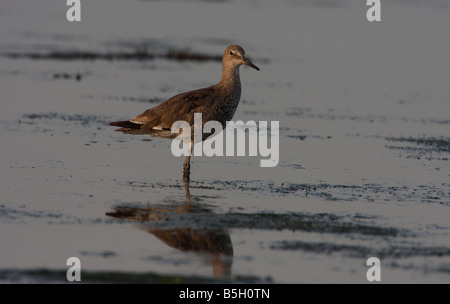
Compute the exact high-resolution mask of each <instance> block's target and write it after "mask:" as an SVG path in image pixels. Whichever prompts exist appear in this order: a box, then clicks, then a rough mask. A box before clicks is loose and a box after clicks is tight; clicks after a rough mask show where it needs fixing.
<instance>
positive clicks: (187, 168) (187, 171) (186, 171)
mask: <svg viewBox="0 0 450 304" xmlns="http://www.w3.org/2000/svg"><path fill="white" fill-rule="evenodd" d="M193 148H194V141H193V140H191V141H190V143H189V151H188V155H187V156H186V159H185V160H184V164H183V180H184V182H185V183H189V180H190V175H191V154H192V149H193Z"/></svg>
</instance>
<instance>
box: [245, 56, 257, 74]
mask: <svg viewBox="0 0 450 304" xmlns="http://www.w3.org/2000/svg"><path fill="white" fill-rule="evenodd" d="M242 60H243V61H244V64H246V65H248V66H251V67H252V68H254V69H255V70H257V71H259V68H258V67H257V66H256V65H254V64H253V63H252V62H251V61H250V60H248V59H247V58H246V57H245V56H242Z"/></svg>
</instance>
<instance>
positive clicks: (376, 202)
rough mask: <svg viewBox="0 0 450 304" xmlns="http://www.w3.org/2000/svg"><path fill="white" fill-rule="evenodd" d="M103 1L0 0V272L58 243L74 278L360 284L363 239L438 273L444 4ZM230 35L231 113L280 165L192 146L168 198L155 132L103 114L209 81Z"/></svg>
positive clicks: (29, 269)
mask: <svg viewBox="0 0 450 304" xmlns="http://www.w3.org/2000/svg"><path fill="white" fill-rule="evenodd" d="M107 2H108V3H107V5H106V1H95V2H94V3H89V4H87V3H86V4H85V6H83V8H82V22H81V23H79V24H71V23H69V22H67V21H65V10H66V7H65V6H64V5H59V6H58V5H55V4H54V2H53V1H40V3H39V5H38V4H37V3H34V2H33V3H29V2H22V1H3V2H2V3H1V4H0V15H1V16H0V37H1V40H0V67H1V69H0V88H1V92H2V101H1V103H0V142H1V155H0V170H1V172H2V174H1V175H0V190H1V198H0V218H1V221H0V239H1V244H2V246H1V250H0V281H1V282H65V281H66V276H65V272H66V270H67V268H68V267H67V266H66V260H67V259H68V258H69V257H71V256H77V257H79V258H80V259H81V262H82V280H83V281H85V282H150V283H151V282H229V281H231V282H250V283H253V282H264V283H267V282H269V283H270V282H275V283H338V282H339V283H342V282H353V283H364V282H367V279H366V272H367V270H368V266H366V261H367V259H368V258H369V257H371V256H376V257H379V258H380V260H381V263H382V282H386V283H449V282H450V224H449V220H448V219H449V215H450V213H449V209H448V208H449V207H450V206H449V205H450V190H449V189H450V188H449V185H450V182H449V181H450V179H449V176H450V169H449V165H448V161H449V156H450V133H449V131H448V130H449V127H450V115H449V114H450V90H449V87H448V80H449V72H448V71H449V68H450V55H449V53H448V51H446V50H448V49H450V32H449V31H448V28H449V26H450V19H449V18H448V14H449V12H450V8H449V5H448V3H447V2H446V1H438V0H435V1H427V3H426V4H424V3H422V2H419V1H417V2H414V1H413V2H406V1H389V3H387V2H386V3H385V2H383V7H382V21H381V22H380V23H378V24H373V23H369V22H367V21H366V20H365V13H366V9H367V8H366V6H365V5H362V4H361V3H360V1H351V0H348V1H340V2H339V3H338V4H337V2H335V1H301V2H295V1H280V2H277V3H276V4H275V3H272V2H271V1H263V0H260V1H250V2H246V3H245V4H242V3H240V2H239V3H238V2H237V1H223V2H216V1H211V2H209V1H188V2H181V1H164V2H162V1H161V2H153V1H127V2H123V1H107ZM238 8H239V9H238ZM128 16H133V17H132V18H131V17H128ZM169 16H170V18H169ZM229 16H233V18H229ZM44 20H45V22H44ZM168 20H170V22H168ZM193 20H194V21H193ZM419 20H421V21H419ZM161 25H164V26H161ZM232 43H238V44H240V45H242V46H243V47H244V48H245V50H246V53H247V55H249V56H250V58H251V59H252V61H253V62H254V63H255V64H256V65H258V66H259V67H260V68H261V71H260V72H256V71H254V70H252V69H248V68H247V67H241V79H242V85H243V93H242V99H241V103H240V105H239V107H238V110H237V112H236V114H235V117H234V119H236V120H238V119H239V120H243V121H248V120H256V121H261V120H278V121H280V162H279V164H278V166H277V167H275V168H261V167H260V159H261V158H260V157H213V158H209V157H205V156H203V157H194V158H193V162H192V168H191V170H192V174H191V182H190V185H189V194H190V195H189V199H190V202H189V203H186V199H187V192H186V188H185V185H184V183H183V181H182V172H181V170H182V163H183V159H181V158H176V157H174V156H172V154H171V152H170V141H167V140H164V139H159V138H151V137H149V136H145V135H142V136H130V135H123V134H117V133H115V132H113V129H114V128H111V127H109V126H107V124H108V122H110V121H114V120H123V119H128V118H131V117H134V116H135V115H137V114H140V113H142V112H143V111H144V110H145V109H147V108H149V107H153V106H154V105H156V104H158V103H159V102H162V101H163V100H165V99H166V98H168V97H170V96H173V95H175V94H177V93H179V92H182V91H186V90H190V89H194V88H200V87H205V86H208V85H211V84H213V83H214V82H216V81H218V80H219V79H220V71H221V65H220V61H217V56H220V55H221V54H222V52H223V49H224V48H225V47H226V46H227V45H228V44H232ZM174 54H175V55H174Z"/></svg>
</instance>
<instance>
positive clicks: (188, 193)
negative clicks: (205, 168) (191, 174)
mask: <svg viewBox="0 0 450 304" xmlns="http://www.w3.org/2000/svg"><path fill="white" fill-rule="evenodd" d="M184 190H185V191H186V203H190V202H191V192H190V191H189V179H184Z"/></svg>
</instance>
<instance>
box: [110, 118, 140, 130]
mask: <svg viewBox="0 0 450 304" xmlns="http://www.w3.org/2000/svg"><path fill="white" fill-rule="evenodd" d="M109 125H110V126H113V127H120V129H117V130H114V131H116V132H123V133H134V132H136V131H138V130H140V129H141V127H142V125H141V124H137V123H134V122H131V121H129V120H124V121H114V122H110V123H109Z"/></svg>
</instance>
